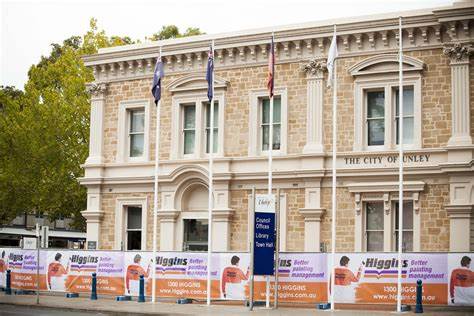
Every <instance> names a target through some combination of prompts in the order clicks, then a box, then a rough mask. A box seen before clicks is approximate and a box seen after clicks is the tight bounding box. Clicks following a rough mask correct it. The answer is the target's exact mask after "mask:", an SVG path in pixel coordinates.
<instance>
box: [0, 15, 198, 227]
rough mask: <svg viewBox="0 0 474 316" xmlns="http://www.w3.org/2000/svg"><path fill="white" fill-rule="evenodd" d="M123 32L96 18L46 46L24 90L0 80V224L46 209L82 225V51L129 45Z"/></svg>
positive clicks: (85, 71) (171, 30)
mask: <svg viewBox="0 0 474 316" xmlns="http://www.w3.org/2000/svg"><path fill="white" fill-rule="evenodd" d="M197 34H202V33H201V31H200V30H199V28H188V29H187V30H186V32H185V33H184V34H180V33H179V30H178V28H177V27H176V26H174V25H168V26H164V27H163V28H162V30H161V31H160V32H159V33H156V34H154V35H153V36H154V37H156V39H164V38H176V37H183V36H192V35H197ZM137 42H139V41H138V40H132V39H131V38H130V37H128V36H123V37H122V36H108V35H107V34H106V33H105V31H104V30H99V29H98V27H97V20H96V19H91V20H90V28H89V30H88V31H87V32H86V34H84V35H83V36H71V37H70V38H67V39H66V40H64V41H63V42H62V43H61V44H58V43H53V44H51V47H52V49H51V53H50V54H49V55H48V56H42V57H41V59H40V61H39V62H38V64H36V65H33V66H31V68H30V70H29V71H28V81H27V83H26V84H25V91H24V92H23V91H20V90H17V89H15V88H14V87H1V86H0V224H6V223H9V222H10V221H11V220H12V219H13V218H15V217H16V216H18V215H19V214H24V213H25V212H26V213H33V214H34V213H40V214H46V215H47V216H48V217H49V218H50V219H51V220H54V219H57V218H62V217H72V218H73V220H74V224H75V226H76V228H84V227H85V222H84V218H83V217H82V216H81V213H80V212H81V211H83V210H85V209H86V198H87V192H86V189H85V188H84V187H83V186H81V185H79V182H78V179H79V178H80V177H81V176H83V170H82V168H81V164H82V163H84V161H85V160H86V158H87V155H88V149H89V144H88V143H89V109H90V97H89V95H88V94H87V92H86V83H88V82H91V81H93V80H94V77H93V75H92V70H91V69H89V68H86V67H85V66H84V63H83V62H82V59H81V56H83V55H89V54H94V53H97V51H98V49H100V48H103V47H111V46H119V45H126V44H134V43H137Z"/></svg>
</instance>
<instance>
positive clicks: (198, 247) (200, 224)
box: [183, 219, 209, 251]
mask: <svg viewBox="0 0 474 316" xmlns="http://www.w3.org/2000/svg"><path fill="white" fill-rule="evenodd" d="M183 226H184V236H183V237H184V238H183V239H184V245H183V248H184V249H183V250H184V251H207V230H208V226H209V225H208V221H207V219H184V220H183Z"/></svg>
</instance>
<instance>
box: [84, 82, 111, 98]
mask: <svg viewBox="0 0 474 316" xmlns="http://www.w3.org/2000/svg"><path fill="white" fill-rule="evenodd" d="M86 90H87V92H88V93H89V94H90V95H91V96H92V97H93V98H98V97H102V96H103V95H104V94H105V92H106V91H107V85H106V84H105V83H90V84H88V85H87V86H86Z"/></svg>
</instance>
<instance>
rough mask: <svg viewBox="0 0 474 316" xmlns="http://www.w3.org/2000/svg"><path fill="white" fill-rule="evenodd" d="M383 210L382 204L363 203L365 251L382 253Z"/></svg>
mask: <svg viewBox="0 0 474 316" xmlns="http://www.w3.org/2000/svg"><path fill="white" fill-rule="evenodd" d="M383 234H384V208H383V202H367V203H365V240H366V247H365V248H366V251H383V248H384V247H383Z"/></svg>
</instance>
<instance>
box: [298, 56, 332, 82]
mask: <svg viewBox="0 0 474 316" xmlns="http://www.w3.org/2000/svg"><path fill="white" fill-rule="evenodd" d="M326 69H327V65H326V60H324V59H322V58H315V59H311V60H309V61H308V62H307V63H306V64H304V65H303V67H302V71H303V72H304V73H306V76H307V78H315V77H320V78H322V75H323V72H324V71H326Z"/></svg>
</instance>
